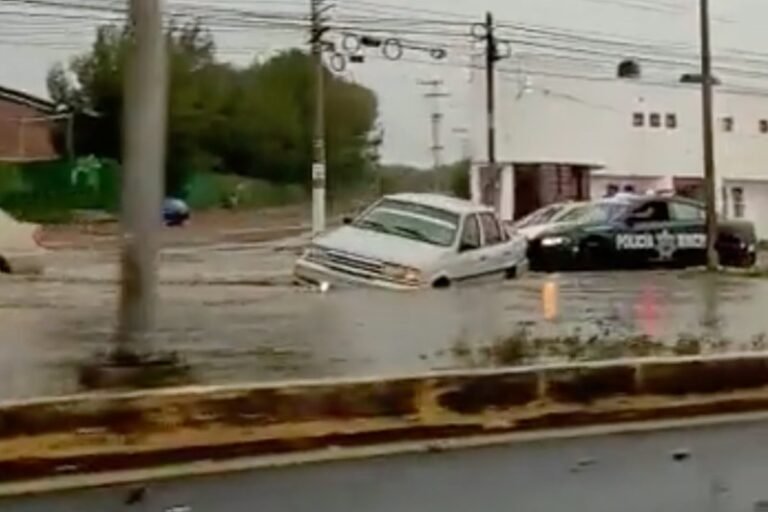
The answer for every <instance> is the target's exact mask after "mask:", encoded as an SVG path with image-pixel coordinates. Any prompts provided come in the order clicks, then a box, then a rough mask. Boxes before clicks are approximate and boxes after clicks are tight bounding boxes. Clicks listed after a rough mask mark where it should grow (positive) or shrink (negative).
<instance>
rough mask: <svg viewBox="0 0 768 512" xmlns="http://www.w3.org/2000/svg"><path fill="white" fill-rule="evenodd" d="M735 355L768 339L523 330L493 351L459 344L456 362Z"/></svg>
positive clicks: (474, 364) (498, 343)
mask: <svg viewBox="0 0 768 512" xmlns="http://www.w3.org/2000/svg"><path fill="white" fill-rule="evenodd" d="M733 350H741V351H765V350H768V337H766V335H765V334H758V335H756V336H754V337H753V338H752V340H750V341H749V342H748V343H746V344H743V346H737V344H735V343H734V342H733V341H731V340H726V339H722V338H719V337H713V336H706V335H694V334H680V335H679V336H678V337H677V339H675V340H673V341H672V342H664V341H661V340H657V339H654V338H652V337H651V336H647V335H643V334H626V335H620V334H611V333H606V334H605V335H597V334H594V335H589V336H585V335H583V334H582V333H581V332H580V331H576V332H574V333H573V334H570V335H565V336H540V335H535V334H534V333H532V332H531V331H530V330H529V329H526V328H521V329H519V330H518V331H515V332H513V333H512V334H510V335H509V336H505V337H502V338H499V339H497V340H495V341H494V342H492V343H490V344H488V345H478V346H472V345H470V344H468V343H467V342H465V341H463V340H459V341H457V342H456V343H454V345H453V346H452V347H451V351H450V352H451V356H452V358H453V359H454V360H455V361H456V362H458V363H459V364H460V365H462V366H469V367H488V366H501V367H505V366H521V365H526V364H535V363H548V362H556V363H562V362H581V361H604V360H610V359H621V358H642V357H652V356H694V355H701V354H713V353H722V352H727V351H733Z"/></svg>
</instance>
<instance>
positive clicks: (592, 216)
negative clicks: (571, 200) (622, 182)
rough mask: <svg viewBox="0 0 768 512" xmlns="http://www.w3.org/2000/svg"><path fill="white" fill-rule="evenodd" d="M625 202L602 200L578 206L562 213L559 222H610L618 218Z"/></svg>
mask: <svg viewBox="0 0 768 512" xmlns="http://www.w3.org/2000/svg"><path fill="white" fill-rule="evenodd" d="M627 207H628V206H627V204H625V203H619V202H608V201H606V202H603V203H594V204H588V205H584V206H579V207H577V208H574V209H573V210H571V211H569V212H568V213H567V214H565V215H563V216H562V217H561V218H560V219H559V221H560V222H581V223H585V224H586V223H589V224H600V223H606V222H612V221H614V220H616V219H617V218H619V217H620V216H621V215H622V214H623V213H624V212H625V211H626V210H627Z"/></svg>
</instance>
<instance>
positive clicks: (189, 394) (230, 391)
mask: <svg viewBox="0 0 768 512" xmlns="http://www.w3.org/2000/svg"><path fill="white" fill-rule="evenodd" d="M759 410H768V354H750V355H732V356H727V357H719V358H708V357H693V358H684V359H675V360H672V359H647V360H632V361H616V362H612V363H594V364H584V365H563V366H552V367H537V368H527V369H510V370H494V371H478V372H467V373H446V374H430V375H425V376H415V377H405V378H391V379H380V380H376V379H360V380H348V381H324V382H309V383H308V382H303V383H286V384H273V385H251V386H240V387H234V386H233V387H210V388H178V389H169V390H160V391H148V392H143V393H124V394H111V395H85V396H76V397H65V398H60V399H50V400H37V401H31V402H26V403H9V404H0V482H12V481H19V480H25V479H34V478H41V477H46V476H51V475H60V474H62V473H65V474H67V473H95V472H103V471H113V470H125V469H136V468H145V467H151V466H160V465H167V464H173V463H184V462H192V461H198V460H208V459H214V460H216V459H219V460H221V459H228V458H233V457H241V456H254V455H275V454H285V453H292V452H302V451H309V450H319V449H324V448H330V447H336V446H361V445H371V444H381V443H390V442H399V441H413V440H424V439H442V438H447V437H460V436H476V435H486V434H501V433H509V432H516V431H530V430H537V429H552V428H566V427H568V428H570V427H579V426H587V425H600V424H612V423H622V422H637V421H644V420H660V419H674V418H688V417H694V416H705V415H714V414H725V413H740V412H752V411H759Z"/></svg>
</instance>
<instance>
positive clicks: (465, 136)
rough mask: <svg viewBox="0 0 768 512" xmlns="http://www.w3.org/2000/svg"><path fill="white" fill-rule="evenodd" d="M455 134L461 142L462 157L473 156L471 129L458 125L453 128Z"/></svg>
mask: <svg viewBox="0 0 768 512" xmlns="http://www.w3.org/2000/svg"><path fill="white" fill-rule="evenodd" d="M451 131H452V132H453V134H454V135H456V136H457V137H458V138H459V141H460V142H461V159H462V160H469V159H471V158H472V147H471V141H470V138H469V129H468V128H464V127H462V126H459V127H456V128H454V129H453V130H451Z"/></svg>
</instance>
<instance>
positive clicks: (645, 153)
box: [471, 73, 768, 239]
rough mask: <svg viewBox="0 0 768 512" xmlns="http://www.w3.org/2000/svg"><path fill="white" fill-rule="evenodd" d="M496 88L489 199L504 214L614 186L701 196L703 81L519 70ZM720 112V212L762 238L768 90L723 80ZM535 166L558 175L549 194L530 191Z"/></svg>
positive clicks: (767, 217)
mask: <svg viewBox="0 0 768 512" xmlns="http://www.w3.org/2000/svg"><path fill="white" fill-rule="evenodd" d="M552 75H555V74H554V73H553V74H552ZM473 88H474V90H473V100H474V101H476V102H477V104H476V106H475V108H474V109H473V112H474V114H473V115H474V120H473V125H474V129H473V134H474V143H473V149H474V155H475V156H476V159H475V160H476V161H477V162H481V161H484V160H486V152H485V144H486V140H487V139H486V137H485V134H486V131H485V108H484V104H483V101H484V84H483V82H482V80H475V81H474V85H473ZM497 90H498V93H497V120H496V128H497V160H498V162H499V163H500V164H503V166H502V171H501V177H500V179H497V180H496V184H495V189H494V188H493V187H491V189H493V190H495V191H496V192H495V193H494V192H493V191H491V192H488V191H486V198H485V200H486V201H488V200H489V197H490V196H494V197H493V200H494V201H498V207H499V209H500V210H501V213H502V215H504V216H505V217H507V218H511V217H513V216H514V217H517V216H520V215H521V214H524V213H525V210H527V209H531V208H532V207H534V206H540V205H541V203H546V202H551V201H552V200H556V199H565V198H576V197H580V198H586V197H585V196H588V197H590V198H597V197H602V196H604V195H605V193H606V190H607V188H608V187H609V186H611V185H614V186H618V187H621V188H623V187H625V186H631V187H633V188H634V189H635V190H636V191H638V192H642V191H644V190H650V189H652V190H661V189H665V190H676V191H677V192H678V193H683V194H686V195H690V196H694V197H697V196H698V197H701V191H702V185H703V180H702V177H703V158H702V149H701V148H702V130H701V95H700V86H699V84H697V83H681V82H680V81H679V75H678V76H673V75H671V74H670V77H669V79H668V80H666V81H659V82H651V81H648V80H646V79H642V78H640V79H626V78H621V79H620V78H617V77H616V75H615V74H614V75H613V76H609V75H606V76H605V77H590V78H588V79H587V78H584V77H581V78H577V77H567V76H541V75H536V76H533V77H528V76H525V75H524V74H520V75H517V76H515V77H512V78H511V77H509V76H504V77H500V79H499V80H498V86H497ZM714 108H715V141H716V142H715V147H716V151H715V153H716V170H717V177H718V179H717V189H718V201H719V204H718V209H719V211H720V212H721V214H723V215H725V216H727V217H729V218H744V219H748V220H751V221H753V222H754V223H755V225H756V227H757V230H758V235H759V236H760V238H762V239H768V90H766V92H765V93H762V94H761V93H760V92H759V91H757V90H754V89H753V90H748V89H745V88H742V89H741V90H737V89H733V88H729V86H728V84H727V83H725V84H723V85H718V86H717V87H715V104H714ZM480 167H481V166H480V165H475V166H473V173H472V180H471V183H472V190H473V197H474V198H475V199H476V200H480V199H481V196H482V195H483V193H482V189H483V184H485V186H486V187H487V186H488V183H489V182H488V181H487V180H485V181H484V180H483V179H482V178H481V175H482V172H481V169H480ZM526 168H527V170H528V173H529V174H530V171H531V169H533V172H536V173H539V174H540V175H542V176H544V175H546V176H549V177H548V178H546V179H544V178H539V181H542V180H543V181H544V182H546V183H544V186H541V183H540V184H539V185H540V186H539V188H540V189H543V190H545V191H546V190H547V189H548V190H549V191H548V193H544V192H542V191H541V190H539V191H537V190H531V189H530V187H529V186H528V183H530V177H529V178H526V179H522V176H523V174H524V173H522V171H524V170H525V169H526ZM576 171H579V172H576ZM574 176H576V178H577V182H578V183H577V184H576V185H574V184H573V183H572V181H573V177H574ZM553 183H554V185H553ZM569 187H570V188H569ZM553 188H554V191H553ZM521 189H522V190H521ZM579 189H581V190H579ZM487 190H490V189H487ZM489 194H490V195H489ZM532 196H538V199H536V198H534V199H531V198H532ZM521 200H523V201H525V205H521V204H520V202H521Z"/></svg>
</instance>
